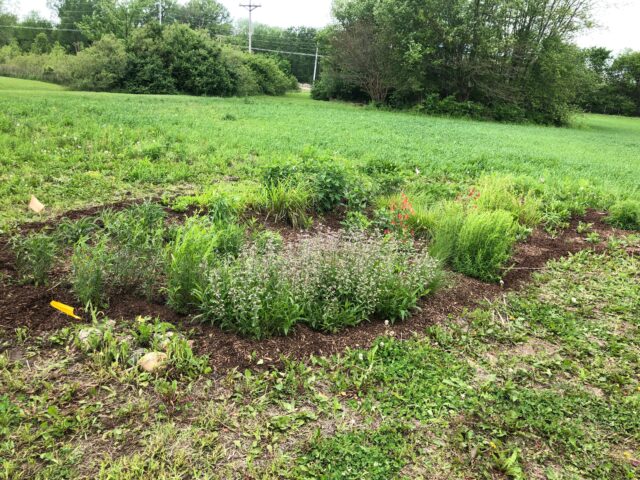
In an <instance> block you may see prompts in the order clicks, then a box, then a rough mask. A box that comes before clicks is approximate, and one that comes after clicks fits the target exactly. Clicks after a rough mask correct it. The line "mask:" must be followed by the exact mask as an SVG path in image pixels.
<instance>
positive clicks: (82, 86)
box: [0, 24, 297, 96]
mask: <svg viewBox="0 0 640 480" xmlns="http://www.w3.org/2000/svg"><path fill="white" fill-rule="evenodd" d="M0 74H4V75H10V76H18V77H22V78H30V79H35V80H45V81H53V82H56V83H61V84H64V85H69V86H70V87H71V88H74V89H79V90H94V91H124V92H132V93H153V94H175V93H187V94H192V95H207V96H230V95H258V94H265V95H282V94H284V93H285V92H286V91H287V90H290V89H296V88H297V82H296V80H295V78H293V77H292V76H291V75H290V74H289V73H287V72H285V71H284V70H283V69H281V68H280V65H279V63H278V62H276V61H275V60H273V59H272V58H269V57H266V56H263V55H250V54H248V53H246V52H243V51H241V50H239V49H237V48H234V47H231V46H228V45H220V43H219V42H217V41H216V40H214V39H213V38H211V37H210V36H209V35H208V34H207V33H206V32H205V31H202V30H193V29H191V28H189V27H188V26H187V25H184V24H173V25H169V26H165V27H162V26H160V25H157V24H149V25H146V26H144V27H142V28H137V29H135V30H134V31H133V33H132V35H131V37H130V38H129V39H128V40H127V41H126V42H125V41H124V40H121V39H119V38H116V37H115V36H113V35H105V36H103V37H102V38H101V39H100V40H98V41H96V42H95V43H94V44H93V45H92V46H91V47H89V48H86V49H84V50H82V51H80V52H79V53H78V54H77V55H68V54H66V53H65V51H64V49H63V48H62V47H59V46H58V47H55V48H54V49H53V51H52V52H51V53H47V54H33V53H32V54H22V52H20V50H19V49H15V48H12V47H11V46H7V47H3V48H2V49H0Z"/></svg>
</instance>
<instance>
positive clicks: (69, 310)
mask: <svg viewBox="0 0 640 480" xmlns="http://www.w3.org/2000/svg"><path fill="white" fill-rule="evenodd" d="M51 306H52V307H53V308H55V309H56V310H59V311H61V312H62V313H64V314H65V315H69V316H70V317H73V318H75V319H76V320H82V319H81V318H80V317H79V316H77V315H76V314H75V313H73V307H70V306H69V305H65V304H64V303H60V302H56V301H55V300H52V301H51Z"/></svg>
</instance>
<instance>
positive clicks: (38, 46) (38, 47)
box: [31, 33, 51, 55]
mask: <svg viewBox="0 0 640 480" xmlns="http://www.w3.org/2000/svg"><path fill="white" fill-rule="evenodd" d="M50 51H51V43H50V42H49V38H48V37H47V35H46V34H44V33H39V34H38V35H36V38H35V39H34V40H33V43H32V44H31V53H35V54H36V55H43V54H45V53H49V52H50Z"/></svg>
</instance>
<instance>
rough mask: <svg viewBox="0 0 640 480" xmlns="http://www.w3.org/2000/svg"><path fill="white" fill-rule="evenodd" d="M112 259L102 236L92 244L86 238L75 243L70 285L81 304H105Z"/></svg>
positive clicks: (95, 305) (105, 240)
mask: <svg viewBox="0 0 640 480" xmlns="http://www.w3.org/2000/svg"><path fill="white" fill-rule="evenodd" d="M112 262H113V259H112V257H111V255H110V253H109V250H108V247H107V238H106V237H104V236H102V237H100V238H99V239H98V240H97V241H96V242H94V243H93V244H91V243H89V241H88V239H87V238H83V239H81V240H80V241H78V243H76V245H75V247H74V249H73V255H72V257H71V285H72V288H73V291H74V293H75V294H76V296H77V297H78V299H79V300H80V301H81V302H82V303H83V304H85V305H86V304H88V303H91V304H92V305H93V306H94V307H96V308H98V307H102V306H105V305H106V304H107V301H108V295H107V278H108V272H109V271H110V269H111V264H112Z"/></svg>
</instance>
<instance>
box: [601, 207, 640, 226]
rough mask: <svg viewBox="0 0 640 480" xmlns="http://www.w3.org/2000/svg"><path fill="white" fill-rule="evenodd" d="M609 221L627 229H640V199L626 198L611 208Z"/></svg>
mask: <svg viewBox="0 0 640 480" xmlns="http://www.w3.org/2000/svg"><path fill="white" fill-rule="evenodd" d="M607 221H608V222H609V223H610V224H611V225H614V226H616V227H619V228H624V229H626V230H640V201H637V200H624V201H621V202H617V203H615V204H614V205H613V206H611V208H610V209H609V217H608V218H607Z"/></svg>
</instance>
